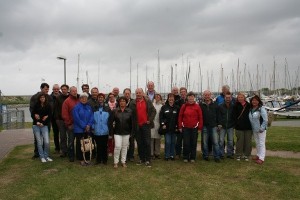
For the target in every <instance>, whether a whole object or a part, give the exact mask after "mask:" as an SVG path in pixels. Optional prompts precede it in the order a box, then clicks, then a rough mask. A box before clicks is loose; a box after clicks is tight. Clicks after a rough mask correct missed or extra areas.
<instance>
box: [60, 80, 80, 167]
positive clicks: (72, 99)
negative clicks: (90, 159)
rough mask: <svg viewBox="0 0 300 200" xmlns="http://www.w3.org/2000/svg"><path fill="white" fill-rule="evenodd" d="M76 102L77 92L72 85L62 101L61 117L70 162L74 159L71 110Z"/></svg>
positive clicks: (77, 98) (77, 100)
mask: <svg viewBox="0 0 300 200" xmlns="http://www.w3.org/2000/svg"><path fill="white" fill-rule="evenodd" d="M78 102H79V95H78V94H77V88H76V87H74V86H72V87H71V88H70V94H69V97H68V98H67V99H66V100H65V101H64V103H63V105H62V118H63V120H64V122H65V126H66V127H67V134H68V156H69V161H70V162H74V160H75V155H74V154H75V152H74V132H73V128H74V127H73V116H72V111H73V108H74V107H75V106H76V104H77V103H78Z"/></svg>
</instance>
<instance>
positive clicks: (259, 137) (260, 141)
mask: <svg viewBox="0 0 300 200" xmlns="http://www.w3.org/2000/svg"><path fill="white" fill-rule="evenodd" d="M266 134H267V131H266V130H265V131H264V132H262V133H254V132H253V136H254V140H255V143H256V152H257V153H256V155H257V156H258V158H259V159H260V160H262V161H264V160H265V156H266Z"/></svg>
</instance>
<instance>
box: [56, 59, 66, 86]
mask: <svg viewBox="0 0 300 200" xmlns="http://www.w3.org/2000/svg"><path fill="white" fill-rule="evenodd" d="M57 59H59V60H64V81H65V84H67V72H66V71H67V69H66V60H67V58H66V57H64V56H58V57H57Z"/></svg>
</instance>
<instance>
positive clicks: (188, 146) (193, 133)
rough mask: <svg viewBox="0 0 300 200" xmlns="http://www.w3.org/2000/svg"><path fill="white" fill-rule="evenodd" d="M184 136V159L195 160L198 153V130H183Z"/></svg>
mask: <svg viewBox="0 0 300 200" xmlns="http://www.w3.org/2000/svg"><path fill="white" fill-rule="evenodd" d="M182 134H183V159H184V160H195V159H196V152H197V139H198V129H197V128H183V129H182Z"/></svg>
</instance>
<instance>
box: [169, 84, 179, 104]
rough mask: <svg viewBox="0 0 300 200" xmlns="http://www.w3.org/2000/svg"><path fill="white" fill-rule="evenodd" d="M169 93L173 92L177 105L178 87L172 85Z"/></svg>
mask: <svg viewBox="0 0 300 200" xmlns="http://www.w3.org/2000/svg"><path fill="white" fill-rule="evenodd" d="M171 93H172V94H174V98H175V105H178V104H179V101H180V95H179V89H178V87H176V86H174V87H172V90H171Z"/></svg>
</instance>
